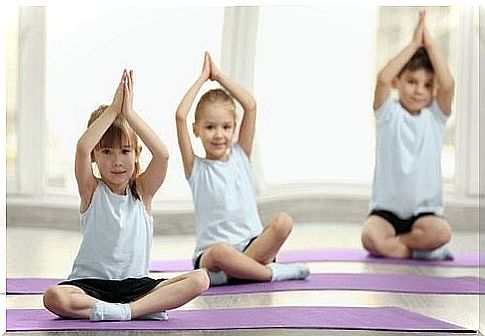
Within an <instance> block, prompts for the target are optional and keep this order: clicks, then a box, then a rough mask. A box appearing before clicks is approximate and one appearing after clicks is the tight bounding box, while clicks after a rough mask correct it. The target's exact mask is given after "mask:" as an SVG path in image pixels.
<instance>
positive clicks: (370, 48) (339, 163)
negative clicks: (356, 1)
mask: <svg viewBox="0 0 485 336" xmlns="http://www.w3.org/2000/svg"><path fill="white" fill-rule="evenodd" d="M374 19H375V8H374V7H368V6H367V7H355V6H354V7H346V6H328V7H311V6H301V7H297V6H293V7H284V6H281V7H263V8H262V9H261V15H260V23H259V36H258V51H257V59H256V72H255V92H256V95H257V99H258V111H259V115H258V118H259V119H258V133H257V137H258V148H259V150H260V153H261V162H262V167H263V173H264V178H265V180H266V181H267V182H268V183H269V184H279V183H288V182H304V181H312V182H315V181H317V182H318V181H321V182H343V183H370V182H371V179H372V173H373V167H374V124H373V114H372V106H371V104H372V92H373V78H374V58H373V57H374V45H375V26H374Z"/></svg>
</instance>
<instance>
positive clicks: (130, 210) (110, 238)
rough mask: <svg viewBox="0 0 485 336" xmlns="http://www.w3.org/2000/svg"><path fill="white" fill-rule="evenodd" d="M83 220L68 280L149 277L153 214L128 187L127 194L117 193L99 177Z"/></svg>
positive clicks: (83, 214)
mask: <svg viewBox="0 0 485 336" xmlns="http://www.w3.org/2000/svg"><path fill="white" fill-rule="evenodd" d="M80 219H81V233H82V235H83V239H82V242H81V247H80V248H79V252H78V254H77V257H76V259H75V260H74V264H73V267H72V272H71V274H70V275H69V277H68V280H73V279H82V278H97V279H105V280H121V279H126V278H140V277H144V276H148V272H149V261H150V249H151V244H152V236H153V217H152V216H151V215H149V214H148V213H147V212H146V210H145V206H144V204H143V202H142V201H141V200H138V199H136V198H135V197H134V196H133V195H132V194H131V191H130V188H129V187H127V188H126V195H117V194H115V193H113V192H112V191H111V190H110V189H109V188H108V187H107V186H106V185H105V184H104V183H103V181H101V180H98V186H97V187H96V190H95V191H94V194H93V197H92V200H91V204H90V205H89V208H88V209H87V210H86V211H85V212H84V213H82V214H81V215H80Z"/></svg>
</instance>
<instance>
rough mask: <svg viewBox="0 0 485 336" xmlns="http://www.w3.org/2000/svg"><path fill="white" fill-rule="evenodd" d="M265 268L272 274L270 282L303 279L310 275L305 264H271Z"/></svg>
mask: <svg viewBox="0 0 485 336" xmlns="http://www.w3.org/2000/svg"><path fill="white" fill-rule="evenodd" d="M267 266H268V267H269V268H271V271H272V272H273V274H272V275H271V281H283V280H296V279H305V278H306V277H307V276H308V275H309V274H310V269H309V268H308V266H307V265H306V264H300V263H291V264H280V263H271V264H268V265H267Z"/></svg>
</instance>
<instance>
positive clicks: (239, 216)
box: [188, 143, 263, 262]
mask: <svg viewBox="0 0 485 336" xmlns="http://www.w3.org/2000/svg"><path fill="white" fill-rule="evenodd" d="M188 182H189V185H190V188H191V190H192V197H193V201H194V207H195V221H196V247H195V250H194V254H193V256H192V260H193V262H194V261H195V259H196V258H197V256H198V255H199V254H200V253H201V252H203V251H204V250H206V249H207V248H208V247H210V246H211V245H212V244H215V243H217V242H226V243H229V244H231V245H240V244H242V245H244V244H245V243H247V242H248V241H249V240H250V239H251V238H253V237H255V236H257V235H259V234H260V233H261V231H262V230H263V226H262V224H261V219H260V218H259V214H258V208H257V204H256V198H255V194H254V189H253V181H252V176H251V164H250V162H249V158H248V157H247V155H246V153H245V152H244V150H243V149H242V148H241V146H240V145H239V144H237V143H236V144H234V145H233V147H232V150H231V153H230V156H229V159H228V161H227V162H223V161H217V160H209V159H204V158H200V157H197V156H196V157H195V160H194V166H193V168H192V174H191V176H190V178H189V179H188Z"/></svg>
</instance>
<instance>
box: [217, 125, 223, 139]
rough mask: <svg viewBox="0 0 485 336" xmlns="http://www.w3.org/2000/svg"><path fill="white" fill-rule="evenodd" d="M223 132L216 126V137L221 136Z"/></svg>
mask: <svg viewBox="0 0 485 336" xmlns="http://www.w3.org/2000/svg"><path fill="white" fill-rule="evenodd" d="M223 134H224V132H223V130H222V128H220V127H217V129H216V134H215V135H216V137H217V138H220V137H222V135H223Z"/></svg>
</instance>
